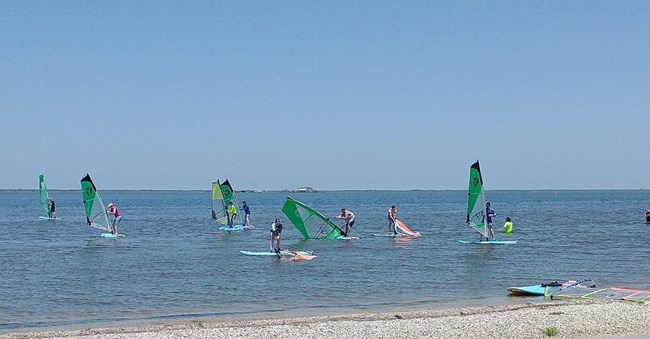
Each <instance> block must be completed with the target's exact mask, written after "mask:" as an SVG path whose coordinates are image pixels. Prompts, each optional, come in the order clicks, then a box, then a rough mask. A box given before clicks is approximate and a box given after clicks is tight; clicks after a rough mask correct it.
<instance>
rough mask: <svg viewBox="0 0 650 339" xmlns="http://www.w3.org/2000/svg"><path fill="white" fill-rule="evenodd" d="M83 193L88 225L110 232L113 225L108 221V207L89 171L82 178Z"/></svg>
mask: <svg viewBox="0 0 650 339" xmlns="http://www.w3.org/2000/svg"><path fill="white" fill-rule="evenodd" d="M81 195H82V197H83V202H84V207H85V211H86V222H87V223H88V226H91V227H95V228H98V229H100V230H105V231H109V232H110V231H111V228H112V227H111V223H110V222H109V221H108V213H107V212H106V207H105V206H104V202H103V201H102V198H101V197H100V195H99V192H98V191H97V187H95V184H94V183H93V181H92V179H90V175H89V174H88V173H86V175H85V176H84V177H83V178H81Z"/></svg>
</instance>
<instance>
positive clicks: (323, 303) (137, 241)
mask: <svg viewBox="0 0 650 339" xmlns="http://www.w3.org/2000/svg"><path fill="white" fill-rule="evenodd" d="M101 193H102V196H103V198H104V201H105V202H108V201H113V202H115V203H116V205H117V206H118V207H119V208H120V211H121V212H122V214H123V220H122V222H121V224H120V231H121V232H123V233H125V234H126V235H127V237H126V238H124V239H119V240H111V239H102V238H100V237H99V234H100V231H99V230H97V229H93V228H89V227H87V226H86V225H85V217H84V214H83V213H84V212H83V206H82V201H81V193H80V192H79V191H51V192H50V195H51V196H52V197H53V198H55V200H56V201H57V212H58V215H59V216H60V217H61V218H63V219H62V220H57V221H48V220H39V219H38V216H39V215H40V209H39V206H38V203H37V200H38V193H37V192H36V191H0V206H1V207H0V208H1V211H2V213H1V214H0V332H1V331H9V330H15V329H30V328H43V327H57V326H67V327H71V326H72V327H74V326H89V325H100V324H107V323H126V322H143V321H145V322H147V321H158V320H174V319H188V318H190V319H191V318H197V317H217V318H219V317H221V318H224V319H226V318H233V317H236V318H253V317H260V316H269V315H270V316H275V315H297V314H300V315H305V314H334V313H339V312H359V311H369V310H373V311H374V310H380V311H381V310H410V309H421V308H432V307H444V306H448V305H459V304H462V305H472V304H481V303H510V302H521V300H522V299H516V300H515V299H513V298H508V297H507V294H506V288H507V287H509V286H521V285H531V284H536V283H540V282H544V281H549V280H568V279H581V278H593V279H594V280H595V281H596V282H597V283H598V284H599V285H601V286H610V285H614V286H626V287H631V288H637V289H650V227H648V226H646V225H645V224H644V223H643V216H642V212H643V211H644V210H645V209H647V208H649V207H650V191H646V190H614V191H591V190H590V191H570V190H566V191H565V190H560V191H551V190H548V191H547V190H545V191H488V192H487V196H488V198H489V200H490V201H491V202H492V207H493V208H494V209H495V211H496V213H497V218H496V220H497V223H496V225H495V231H496V232H497V238H498V239H516V240H519V242H520V243H519V244H517V245H506V246H481V245H462V244H459V243H458V242H457V240H459V239H463V240H477V239H478V236H477V234H476V233H475V232H474V231H472V230H471V229H470V228H469V227H468V226H466V225H465V223H464V222H465V214H466V204H467V192H466V191H340V192H319V193H302V194H291V196H292V197H293V198H295V199H297V200H300V201H303V202H304V203H306V204H308V205H310V206H312V207H314V208H316V209H317V210H319V211H321V212H322V213H324V214H326V215H328V216H332V217H333V216H335V215H336V214H338V212H339V211H340V208H341V207H346V208H348V209H350V210H351V211H353V212H354V213H355V214H356V216H357V221H356V224H355V226H354V228H353V234H352V235H354V236H358V237H360V239H359V240H350V241H340V240H301V237H300V235H299V233H298V232H297V231H296V230H295V229H294V228H293V227H291V225H290V224H289V223H288V221H287V219H286V218H285V217H284V216H283V214H282V212H281V210H280V209H281V207H282V204H283V202H284V198H285V196H286V195H287V194H288V193H282V192H275V193H240V194H239V199H240V201H241V200H246V201H247V202H248V203H249V205H250V206H251V210H252V218H251V219H252V223H253V224H254V225H255V227H256V228H254V229H252V230H247V231H244V232H240V233H231V234H229V233H223V232H220V231H218V230H217V226H218V225H217V224H216V223H215V222H214V221H212V220H210V206H211V200H210V193H209V192H208V191H103V192H101ZM391 204H395V205H397V207H398V217H399V218H400V219H401V220H403V221H404V222H405V223H406V224H407V225H409V226H410V227H411V228H412V229H414V230H416V231H419V232H421V233H422V234H423V236H422V237H421V238H418V239H391V238H380V237H373V236H372V234H373V233H381V232H385V231H386V229H387V222H386V211H387V209H388V207H389V206H390V205H391ZM275 217H282V219H283V221H284V223H285V229H284V231H283V234H282V235H283V247H284V248H291V249H300V250H313V251H315V252H316V254H317V255H318V257H317V258H315V259H314V260H311V261H305V262H292V261H287V260H279V259H277V258H273V257H249V256H244V255H241V254H240V253H239V251H240V250H250V251H265V250H268V247H269V244H268V236H269V232H268V227H269V225H270V223H271V222H272V221H273V219H274V218H275ZM505 217H511V218H512V219H513V221H514V225H515V233H514V234H512V235H511V236H506V235H504V234H503V233H502V229H501V225H502V224H503V221H504V219H505ZM524 300H525V299H524ZM526 301H530V300H526Z"/></svg>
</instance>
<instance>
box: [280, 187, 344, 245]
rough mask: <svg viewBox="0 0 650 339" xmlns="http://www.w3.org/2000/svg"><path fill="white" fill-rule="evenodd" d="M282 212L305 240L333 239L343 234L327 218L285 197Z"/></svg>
mask: <svg viewBox="0 0 650 339" xmlns="http://www.w3.org/2000/svg"><path fill="white" fill-rule="evenodd" d="M282 212H283V213H284V214H285V215H286V216H287V218H288V219H289V221H291V223H292V224H293V225H294V226H295V227H296V229H298V232H300V234H302V236H303V237H305V239H318V238H325V239H333V238H337V237H340V236H341V235H342V234H343V232H342V230H341V229H340V228H339V227H338V226H336V224H334V223H333V222H331V221H330V220H329V218H327V217H325V216H324V215H322V214H321V213H320V212H318V211H316V210H314V209H313V208H311V207H309V206H307V205H305V204H304V203H302V202H300V201H297V200H294V199H292V198H289V197H287V200H286V201H285V202H284V206H282Z"/></svg>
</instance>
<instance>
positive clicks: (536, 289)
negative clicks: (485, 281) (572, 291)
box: [507, 279, 596, 296]
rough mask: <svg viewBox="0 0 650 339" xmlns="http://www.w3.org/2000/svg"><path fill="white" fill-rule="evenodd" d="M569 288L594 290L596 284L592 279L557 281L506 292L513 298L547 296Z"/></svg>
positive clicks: (510, 288) (514, 288)
mask: <svg viewBox="0 0 650 339" xmlns="http://www.w3.org/2000/svg"><path fill="white" fill-rule="evenodd" d="M569 287H571V288H578V289H583V288H595V287H596V283H594V281H593V280H592V279H585V280H579V281H578V280H569V281H566V282H562V283H560V282H558V281H551V282H548V283H543V284H537V285H530V286H519V287H508V289H507V291H508V293H509V294H510V295H514V296H547V295H550V294H553V293H556V292H558V291H561V290H562V289H565V288H569Z"/></svg>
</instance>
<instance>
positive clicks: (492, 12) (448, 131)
mask: <svg viewBox="0 0 650 339" xmlns="http://www.w3.org/2000/svg"><path fill="white" fill-rule="evenodd" d="M0 32H2V33H1V34H0V116H1V120H2V124H1V125H2V128H1V129H0V156H1V157H2V159H3V161H2V165H0V188H36V187H37V180H38V179H37V176H38V174H39V173H45V174H46V178H47V181H48V185H49V186H50V187H52V188H78V187H79V180H80V179H81V177H82V176H83V175H84V174H85V173H86V172H89V173H90V174H91V176H92V177H93V179H94V180H95V182H96V184H97V185H98V186H99V187H100V189H101V188H104V189H108V188H110V189H209V187H210V182H211V180H213V179H216V178H221V179H224V178H229V179H230V180H231V183H232V184H233V185H234V186H235V188H237V189H283V188H296V187H298V186H313V187H315V188H317V189H413V188H419V189H466V188H467V178H468V173H469V166H470V165H471V163H472V162H473V161H474V160H475V159H477V158H478V159H480V161H481V167H482V170H483V174H484V180H485V183H486V187H487V188H488V189H549V188H586V189H590V188H650V152H649V151H650V148H649V145H650V94H649V93H650V2H648V1H623V2H619V1H602V2H601V1H590V2H581V1H544V2H533V1H531V2H521V1H467V2H464V1H445V2H442V1H395V2H386V1H190V2H185V1H108V2H106V1H104V2H98V1H65V2H52V1H2V2H0Z"/></svg>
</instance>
